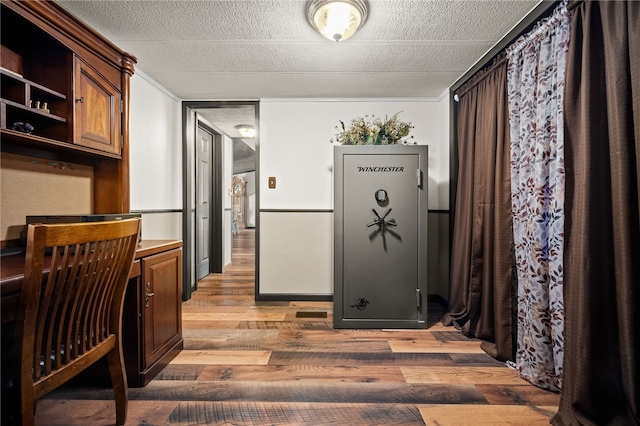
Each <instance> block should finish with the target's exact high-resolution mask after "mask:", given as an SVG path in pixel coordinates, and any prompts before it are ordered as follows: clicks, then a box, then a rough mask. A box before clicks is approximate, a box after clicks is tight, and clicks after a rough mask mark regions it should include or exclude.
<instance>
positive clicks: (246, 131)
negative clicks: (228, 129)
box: [236, 124, 256, 139]
mask: <svg viewBox="0 0 640 426" xmlns="http://www.w3.org/2000/svg"><path fill="white" fill-rule="evenodd" d="M236 129H237V130H238V133H240V136H242V137H243V138H246V139H253V138H255V137H256V128H255V127H254V126H252V125H251V124H238V125H237V126H236Z"/></svg>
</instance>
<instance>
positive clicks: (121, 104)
mask: <svg viewBox="0 0 640 426" xmlns="http://www.w3.org/2000/svg"><path fill="white" fill-rule="evenodd" d="M123 110H124V102H123V101H122V99H120V114H122V111H123Z"/></svg>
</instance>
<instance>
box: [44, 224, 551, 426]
mask: <svg viewBox="0 0 640 426" xmlns="http://www.w3.org/2000/svg"><path fill="white" fill-rule="evenodd" d="M254 249H255V240H254V231H253V230H242V232H241V233H240V234H239V235H237V236H235V237H234V247H233V255H232V260H233V261H232V265H231V266H230V267H229V268H227V270H226V271H225V272H224V273H223V274H215V275H211V276H208V277H206V278H205V279H203V280H202V281H200V282H199V284H198V290H197V291H196V292H194V294H193V297H192V299H191V300H189V301H188V302H185V303H184V304H183V331H184V340H185V349H184V351H182V353H180V355H178V357H177V358H176V359H174V360H173V362H172V363H171V364H170V365H169V366H167V368H165V369H164V370H163V371H162V372H161V373H160V375H159V376H157V377H156V378H155V379H154V380H153V381H151V383H149V385H147V386H146V387H145V388H141V389H130V390H129V417H128V422H127V424H128V425H200V424H218V425H329V424H330V425H350V426H355V425H424V424H426V425H491V426H496V425H545V424H548V423H549V419H550V418H551V416H553V414H555V412H556V411H557V406H558V401H559V395H558V394H555V393H551V392H547V391H544V390H542V389H539V388H537V387H535V386H533V385H530V384H529V383H528V382H526V381H524V380H522V379H520V378H519V377H518V375H517V373H516V372H515V371H513V370H511V369H509V368H507V367H506V366H505V365H504V364H503V363H501V362H498V361H496V360H494V359H493V358H491V357H490V356H489V355H487V354H485V353H484V352H483V351H482V350H481V349H480V342H479V341H478V340H473V339H468V338H466V337H465V336H463V335H462V334H461V333H460V332H458V331H456V330H455V329H453V328H450V327H444V326H442V324H440V323H439V322H438V320H439V319H440V317H441V316H442V314H443V313H444V311H443V309H442V308H441V307H440V306H439V305H437V304H434V305H430V306H429V318H430V320H429V323H430V324H429V328H428V329H427V330H334V329H333V327H332V304H331V303H328V302H255V301H254ZM114 407H115V404H114V402H113V395H112V391H111V389H110V388H92V387H85V386H78V385H74V386H64V387H63V388H60V389H58V390H56V391H54V392H53V393H51V394H49V395H48V396H46V397H45V398H44V399H42V400H40V402H39V403H38V410H37V413H36V421H37V424H39V425H47V426H49V425H65V426H72V425H82V426H86V425H110V424H113V422H114V421H115V415H114Z"/></svg>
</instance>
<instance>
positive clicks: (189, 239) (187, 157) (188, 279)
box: [182, 101, 260, 301]
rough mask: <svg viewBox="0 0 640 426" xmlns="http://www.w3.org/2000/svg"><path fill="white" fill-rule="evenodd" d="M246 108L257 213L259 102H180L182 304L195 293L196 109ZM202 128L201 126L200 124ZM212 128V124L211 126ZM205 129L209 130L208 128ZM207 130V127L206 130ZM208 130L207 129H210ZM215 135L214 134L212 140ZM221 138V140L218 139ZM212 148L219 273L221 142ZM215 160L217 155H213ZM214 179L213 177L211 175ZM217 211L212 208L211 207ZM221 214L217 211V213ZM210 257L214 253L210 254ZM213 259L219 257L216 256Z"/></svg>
mask: <svg viewBox="0 0 640 426" xmlns="http://www.w3.org/2000/svg"><path fill="white" fill-rule="evenodd" d="M246 106H253V107H254V112H255V126H256V137H255V142H256V146H255V148H256V172H255V173H256V212H259V211H260V190H259V187H260V185H259V182H260V178H259V177H260V167H259V164H260V161H259V158H260V148H259V147H260V142H259V141H260V131H259V128H260V125H259V123H260V110H259V107H260V102H259V101H182V204H183V206H182V209H183V210H182V211H183V214H182V241H183V248H182V250H183V256H182V263H183V267H182V300H183V301H186V300H189V299H190V298H191V293H192V292H193V291H195V290H196V289H197V280H196V279H195V275H196V273H195V271H196V264H195V223H194V216H195V204H194V200H195V190H192V189H193V188H195V152H194V149H195V142H196V140H197V132H198V124H199V123H198V118H197V113H196V110H197V109H206V108H241V107H246ZM200 124H204V123H200ZM212 124H215V123H212ZM207 127H208V126H207ZM205 128H206V127H205ZM209 129H210V128H209ZM216 133H217V132H215V131H214V132H213V134H214V136H215V135H216ZM220 138H221V136H220ZM214 145H215V146H216V148H214V149H219V150H220V155H217V157H216V158H214V160H213V162H212V167H213V168H214V170H213V171H214V172H216V171H217V172H216V173H219V174H220V177H219V179H220V180H218V182H217V183H214V184H213V185H212V189H213V191H214V198H213V201H212V203H211V204H212V209H213V211H212V216H211V217H212V218H213V217H215V216H214V215H215V214H217V215H218V216H219V219H214V220H215V224H216V225H217V224H218V223H219V226H220V227H219V228H216V229H217V234H215V235H217V236H216V240H218V241H213V239H212V244H213V247H214V248H215V246H216V245H219V256H220V272H221V270H222V211H221V209H219V208H218V207H219V206H221V205H222V204H221V202H222V196H223V194H224V191H223V188H222V155H221V154H222V144H221V140H214ZM214 156H216V153H215V152H214ZM212 176H213V174H212ZM216 191H219V198H217V197H218V195H216ZM214 205H215V206H216V207H213V206H214ZM217 210H220V211H217ZM255 246H256V249H255V289H256V292H255V294H256V295H257V294H259V293H260V292H259V276H260V274H259V270H258V265H259V264H260V262H259V250H258V247H259V246H260V215H259V214H256V227H255ZM212 256H213V252H212ZM216 257H218V255H217V254H216Z"/></svg>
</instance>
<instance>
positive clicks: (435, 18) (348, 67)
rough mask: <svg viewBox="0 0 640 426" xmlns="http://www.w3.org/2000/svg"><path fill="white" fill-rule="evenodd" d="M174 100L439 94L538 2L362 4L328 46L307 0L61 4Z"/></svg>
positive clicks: (86, 0) (389, 0) (401, 0)
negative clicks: (353, 21) (361, 12)
mask: <svg viewBox="0 0 640 426" xmlns="http://www.w3.org/2000/svg"><path fill="white" fill-rule="evenodd" d="M58 3H60V4H61V5H62V6H63V7H65V8H66V9H68V10H69V11H70V12H71V13H73V14H74V15H76V16H77V17H79V18H80V19H81V20H83V21H85V22H86V23H87V24H89V25H90V26H91V27H93V28H95V29H96V30H97V31H98V32H100V33H102V34H103V35H105V36H106V37H107V38H108V39H110V40H111V41H112V42H114V43H115V44H116V45H117V46H119V47H120V48H122V49H123V50H125V51H127V52H130V53H131V54H133V55H135V56H136V57H137V58H138V64H137V67H138V69H141V70H142V71H144V73H146V74H147V75H148V76H150V77H152V78H153V79H154V80H156V81H157V82H158V83H160V84H161V85H162V86H164V87H165V88H166V89H167V90H169V91H170V92H171V93H173V94H174V95H176V96H177V97H179V98H181V99H191V100H196V99H208V100H229V99H232V100H249V99H260V98H390V97H391V98H408V97H412V98H413V97H418V98H434V97H439V96H441V95H442V94H443V93H444V92H445V90H446V89H447V88H448V87H449V86H450V85H451V84H453V83H454V82H455V81H456V80H457V79H458V78H459V77H460V76H461V75H462V74H464V72H465V71H467V70H468V69H469V68H470V67H471V66H472V65H473V64H474V63H475V62H476V61H477V60H478V59H479V58H480V57H481V56H482V55H484V53H485V52H487V51H488V50H489V49H490V48H491V47H492V46H493V45H494V44H495V43H496V42H497V41H498V40H499V39H500V38H501V37H502V36H504V35H505V34H506V33H507V32H508V31H509V30H510V29H511V28H512V27H513V26H514V25H515V24H517V23H518V22H519V21H520V20H521V19H522V18H523V17H524V16H525V15H526V14H527V13H528V12H529V11H530V10H531V9H532V8H533V7H534V6H535V5H536V4H538V3H539V0H493V1H489V0H475V1H473V0H465V1H462V0H369V2H368V3H369V16H368V18H367V21H366V23H365V24H364V26H363V27H362V28H361V29H360V30H359V31H358V32H357V33H356V34H355V35H354V36H353V37H352V38H350V39H349V40H346V41H344V42H341V43H336V42H331V41H329V40H326V39H324V38H323V37H322V36H320V34H318V33H317V32H316V31H315V30H314V29H313V28H312V27H311V26H310V25H309V23H308V22H307V20H306V1H304V0H251V1H248V0H205V1H194V0H180V1H156V0H141V1H126V0H125V1H123V0H117V1H102V0H70V1H58Z"/></svg>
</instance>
